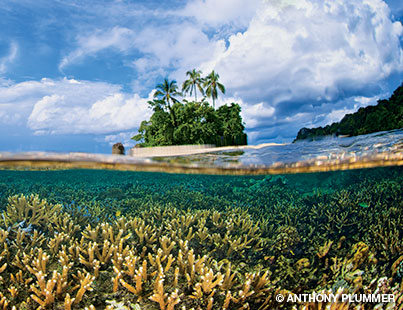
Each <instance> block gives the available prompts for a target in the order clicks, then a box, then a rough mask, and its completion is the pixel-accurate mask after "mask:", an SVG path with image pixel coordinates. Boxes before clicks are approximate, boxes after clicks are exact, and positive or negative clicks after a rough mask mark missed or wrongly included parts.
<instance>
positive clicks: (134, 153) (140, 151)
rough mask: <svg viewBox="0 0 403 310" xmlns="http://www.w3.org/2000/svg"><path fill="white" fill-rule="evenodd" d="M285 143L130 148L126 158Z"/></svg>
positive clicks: (258, 147) (209, 151) (194, 153)
mask: <svg viewBox="0 0 403 310" xmlns="http://www.w3.org/2000/svg"><path fill="white" fill-rule="evenodd" d="M283 145H286V143H261V144H257V145H234V146H220V147H216V146H211V145H206V144H202V145H173V146H154V147H141V148H131V149H129V150H128V154H127V155H126V156H130V157H167V156H186V155H196V154H203V153H211V152H221V151H238V150H250V149H252V150H258V149H261V148H265V147H270V146H283Z"/></svg>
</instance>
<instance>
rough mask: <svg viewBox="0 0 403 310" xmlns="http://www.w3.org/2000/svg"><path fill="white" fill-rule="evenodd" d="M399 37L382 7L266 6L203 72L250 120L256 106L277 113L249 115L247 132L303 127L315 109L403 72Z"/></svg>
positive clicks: (311, 0)
mask: <svg viewBox="0 0 403 310" xmlns="http://www.w3.org/2000/svg"><path fill="white" fill-rule="evenodd" d="M401 36H402V25H401V24H400V23H398V22H392V21H391V20H390V12H389V8H388V6H387V5H386V4H385V3H384V2H383V1H380V0H367V1H347V0H345V1H336V2H335V1H331V0H326V1H322V0H321V1H316V0H301V1H298V2H297V1H275V0H269V1H262V2H261V4H260V7H259V9H258V10H257V12H256V15H255V16H254V17H253V19H252V20H251V22H250V24H249V27H248V28H247V30H246V31H245V32H243V33H237V34H235V35H232V36H231V37H230V38H229V46H228V48H227V49H226V50H225V51H224V52H223V53H222V54H221V55H219V56H218V57H217V58H215V59H214V60H213V61H211V62H209V63H207V62H206V63H205V64H204V65H203V69H204V70H205V71H209V70H211V69H213V68H214V69H215V70H216V71H217V72H219V73H220V75H221V79H222V81H223V82H224V84H225V85H227V87H228V91H229V93H232V94H233V95H235V96H237V97H240V98H242V100H243V102H244V105H245V107H244V109H246V110H248V111H249V112H251V111H253V109H251V108H250V106H251V105H254V106H256V104H260V105H261V108H262V109H265V110H269V111H272V109H273V111H274V112H273V114H272V115H269V116H268V117H261V114H260V113H259V109H256V111H255V114H254V115H253V114H251V113H250V114H249V117H250V118H251V119H255V121H254V122H251V123H249V125H248V124H247V125H248V126H249V127H250V129H253V127H257V126H260V127H261V126H266V127H271V126H273V125H275V124H278V125H280V123H279V122H295V121H297V122H298V124H299V126H301V125H303V124H306V123H307V122H309V120H310V119H311V118H313V117H314V114H316V113H317V110H316V109H315V110H314V107H317V106H321V105H324V104H326V103H329V102H333V103H336V102H339V101H343V100H344V99H346V98H349V97H354V96H360V95H362V94H363V93H364V91H363V90H364V89H365V90H366V91H368V88H370V89H371V88H376V87H375V86H374V85H375V84H377V83H378V82H379V81H382V80H383V79H385V78H387V77H388V76H389V75H391V74H392V73H394V72H402V69H403V53H402V50H401V46H400V41H399V39H400V38H401ZM378 91H379V90H378ZM345 102H346V101H345ZM329 107H331V105H327V108H329ZM348 108H349V107H347V109H348ZM330 111H331V110H330ZM328 112H329V110H328ZM269 114H270V113H269ZM293 115H294V116H295V115H297V117H293ZM256 120H257V121H256ZM277 134H278V133H277ZM293 134H295V133H293Z"/></svg>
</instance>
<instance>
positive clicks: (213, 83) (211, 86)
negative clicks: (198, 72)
mask: <svg viewBox="0 0 403 310" xmlns="http://www.w3.org/2000/svg"><path fill="white" fill-rule="evenodd" d="M219 77H220V76H219V75H218V74H217V73H215V72H214V70H213V71H211V73H210V74H209V75H208V76H207V77H206V79H205V81H204V85H203V86H204V87H206V95H207V97H211V98H213V107H214V108H215V99H217V96H218V91H217V88H218V89H219V90H220V91H221V92H222V93H223V94H225V87H224V85H222V84H221V83H219V82H218V78H219Z"/></svg>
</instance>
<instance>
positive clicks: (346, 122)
mask: <svg viewBox="0 0 403 310" xmlns="http://www.w3.org/2000/svg"><path fill="white" fill-rule="evenodd" d="M399 128H403V84H402V85H400V86H399V87H398V88H397V89H396V90H395V91H394V92H393V94H392V96H391V97H390V98H389V99H388V100H386V99H382V100H378V104H377V105H376V106H367V107H365V108H359V109H358V111H357V112H355V113H353V114H346V115H345V116H344V117H343V119H342V120H341V121H340V122H337V123H333V124H331V125H327V126H325V127H317V128H305V127H304V128H301V129H300V130H299V131H298V134H297V137H296V139H295V140H294V141H293V142H296V141H298V140H304V139H308V140H316V139H318V138H322V137H324V136H328V135H335V136H342V135H346V136H358V135H364V134H369V133H373V132H377V131H387V130H393V129H399Z"/></svg>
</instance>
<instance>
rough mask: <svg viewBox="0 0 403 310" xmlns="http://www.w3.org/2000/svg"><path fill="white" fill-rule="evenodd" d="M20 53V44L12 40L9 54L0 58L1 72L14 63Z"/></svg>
mask: <svg viewBox="0 0 403 310" xmlns="http://www.w3.org/2000/svg"><path fill="white" fill-rule="evenodd" d="M17 54H18V45H17V43H16V42H11V44H10V48H9V52H8V54H7V55H5V56H3V57H1V58H0V74H4V73H5V72H6V71H7V66H8V65H10V64H11V63H13V61H14V60H15V59H16V57H17Z"/></svg>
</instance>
